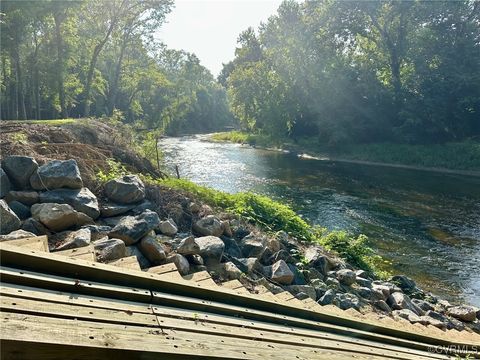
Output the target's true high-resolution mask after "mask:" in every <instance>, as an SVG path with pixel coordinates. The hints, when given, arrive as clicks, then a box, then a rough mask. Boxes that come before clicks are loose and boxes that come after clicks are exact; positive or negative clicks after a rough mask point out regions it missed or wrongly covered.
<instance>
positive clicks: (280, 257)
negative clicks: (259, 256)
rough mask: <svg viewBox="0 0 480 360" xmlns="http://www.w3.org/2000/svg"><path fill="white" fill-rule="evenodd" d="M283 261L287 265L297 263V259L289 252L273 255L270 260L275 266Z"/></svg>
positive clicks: (283, 251) (284, 251) (281, 251)
mask: <svg viewBox="0 0 480 360" xmlns="http://www.w3.org/2000/svg"><path fill="white" fill-rule="evenodd" d="M280 260H283V261H285V262H286V263H293V262H295V259H294V258H293V257H292V256H291V255H290V253H289V252H288V251H287V250H284V249H282V250H280V251H278V252H276V253H275V254H273V256H272V257H271V258H270V259H269V260H268V263H269V264H274V263H276V262H277V261H280Z"/></svg>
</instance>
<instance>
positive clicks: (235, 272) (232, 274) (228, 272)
mask: <svg viewBox="0 0 480 360" xmlns="http://www.w3.org/2000/svg"><path fill="white" fill-rule="evenodd" d="M223 271H224V273H225V277H226V278H227V279H228V280H235V279H240V277H241V276H242V271H241V270H240V269H239V268H238V267H237V266H235V264H234V263H233V262H231V261H229V262H226V263H224V264H223Z"/></svg>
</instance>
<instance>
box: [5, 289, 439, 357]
mask: <svg viewBox="0 0 480 360" xmlns="http://www.w3.org/2000/svg"><path fill="white" fill-rule="evenodd" d="M0 294H1V295H2V296H5V295H6V296H7V297H10V298H16V299H28V300H38V299H42V300H45V301H49V302H51V303H52V306H53V307H54V311H56V310H57V304H69V305H70V304H75V305H77V307H84V308H85V309H86V310H85V312H86V311H87V310H88V315H91V314H89V313H90V311H92V309H94V311H95V317H96V318H98V317H99V316H98V315H97V308H100V309H107V310H113V311H115V312H118V311H122V312H124V313H127V314H132V313H141V314H142V313H143V314H145V313H146V314H150V313H151V311H153V313H154V314H156V315H159V316H161V317H162V318H163V317H173V318H179V319H190V320H192V321H195V322H198V321H201V322H202V324H205V323H210V324H213V325H215V324H227V325H229V326H235V327H237V328H239V329H240V330H239V331H240V332H241V333H249V332H248V331H247V332H246V331H245V329H253V330H255V331H262V332H264V331H268V332H269V333H271V334H273V335H274V336H277V334H281V335H285V336H288V337H290V336H292V335H294V336H302V337H305V338H307V339H308V338H311V339H313V340H315V339H320V340H323V339H326V340H331V341H337V342H338V341H342V342H345V343H347V344H353V345H354V346H362V345H363V346H365V345H368V346H369V347H371V348H377V349H380V350H385V349H387V350H389V351H395V352H399V353H402V354H403V353H405V354H414V355H417V354H418V353H419V352H416V351H414V350H409V349H404V348H399V347H392V346H386V345H384V344H378V343H374V342H369V341H365V340H362V341H360V340H359V339H352V338H349V337H344V336H343V337H342V336H336V335H333V334H324V333H321V332H312V331H307V330H302V329H298V328H297V329H293V328H290V327H284V326H278V325H272V324H266V323H261V322H251V321H247V320H241V319H238V318H232V317H223V316H219V315H215V314H211V313H192V312H191V311H186V310H181V309H174V308H167V307H159V306H156V307H154V308H153V309H151V308H150V307H146V306H144V305H142V304H138V303H132V302H125V301H119V300H115V301H112V300H111V299H105V298H98V297H85V296H82V295H79V294H71V293H70V294H69V293H62V292H53V291H48V290H40V289H36V288H28V287H19V286H11V285H6V284H4V285H2V286H1V287H0ZM15 302H16V303H17V304H16V305H17V306H18V302H17V301H15ZM75 316H76V317H78V313H75ZM108 319H110V317H108V318H107V320H108ZM127 320H128V319H127ZM147 323H149V322H147ZM303 341H305V340H303ZM420 354H421V353H420ZM432 358H438V359H443V358H444V357H441V356H438V357H435V356H434V357H432Z"/></svg>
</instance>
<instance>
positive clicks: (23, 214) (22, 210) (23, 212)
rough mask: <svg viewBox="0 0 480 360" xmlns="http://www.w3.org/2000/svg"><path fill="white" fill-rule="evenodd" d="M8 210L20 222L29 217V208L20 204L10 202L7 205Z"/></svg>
mask: <svg viewBox="0 0 480 360" xmlns="http://www.w3.org/2000/svg"><path fill="white" fill-rule="evenodd" d="M8 206H9V207H10V209H11V210H12V211H13V212H14V213H15V215H17V216H18V218H19V219H20V220H25V219H28V218H29V217H30V216H31V213H30V208H29V207H28V206H26V205H23V204H22V203H21V202H18V201H12V202H11V203H9V204H8Z"/></svg>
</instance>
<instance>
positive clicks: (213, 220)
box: [193, 215, 223, 237]
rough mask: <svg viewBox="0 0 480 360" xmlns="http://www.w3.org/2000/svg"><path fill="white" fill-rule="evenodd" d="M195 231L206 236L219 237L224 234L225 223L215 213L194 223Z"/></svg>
mask: <svg viewBox="0 0 480 360" xmlns="http://www.w3.org/2000/svg"><path fill="white" fill-rule="evenodd" d="M193 231H195V232H196V233H197V234H200V235H205V236H215V237H218V236H220V235H222V234H223V224H222V222H221V221H220V219H219V218H217V217H216V216H214V215H208V216H205V217H204V218H202V219H200V220H198V221H197V222H195V223H194V224H193Z"/></svg>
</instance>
